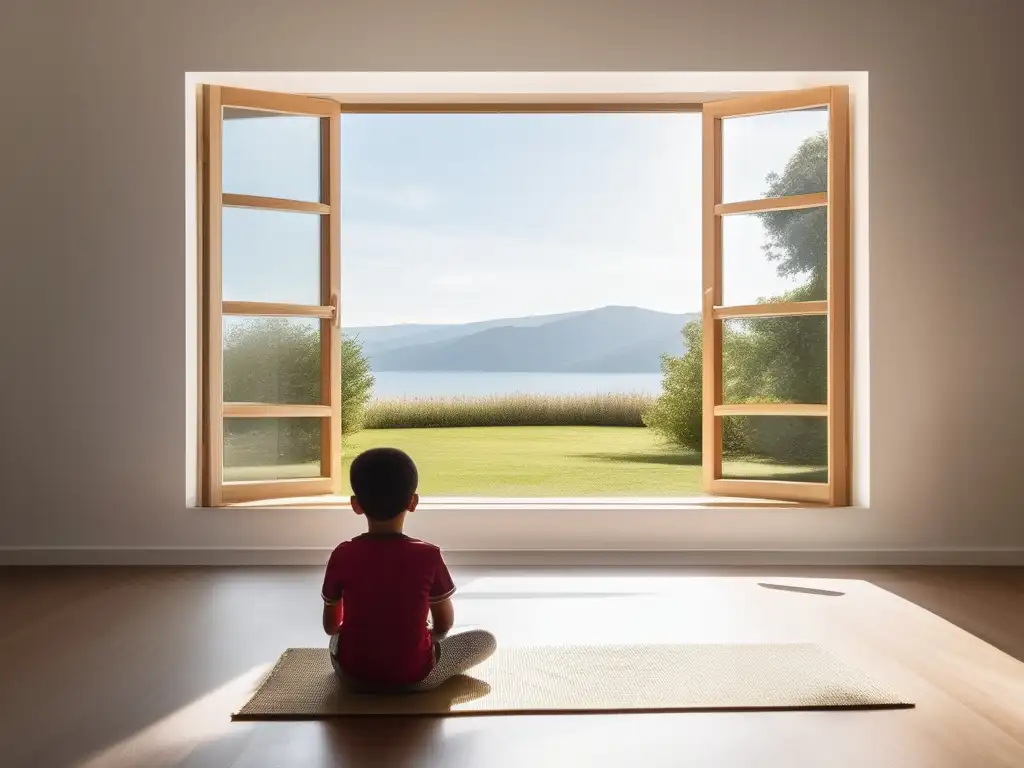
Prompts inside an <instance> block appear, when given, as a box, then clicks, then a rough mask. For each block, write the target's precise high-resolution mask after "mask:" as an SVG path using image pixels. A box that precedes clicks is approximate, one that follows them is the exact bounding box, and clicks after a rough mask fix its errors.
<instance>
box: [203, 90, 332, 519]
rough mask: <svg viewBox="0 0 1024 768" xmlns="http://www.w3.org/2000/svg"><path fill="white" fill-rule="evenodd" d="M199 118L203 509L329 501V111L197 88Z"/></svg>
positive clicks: (274, 97) (302, 101) (322, 105)
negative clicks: (279, 168)
mask: <svg viewBox="0 0 1024 768" xmlns="http://www.w3.org/2000/svg"><path fill="white" fill-rule="evenodd" d="M202 115H203V128H204V130H203V140H202V143H201V152H202V160H203V173H202V174H201V179H202V184H203V208H202V220H203V251H204V264H203V266H204V270H203V292H204V301H203V331H204V333H203V339H204V342H205V348H204V352H205V354H204V369H203V370H204V391H203V446H202V468H203V497H204V502H205V503H206V504H207V505H209V506H218V505H221V504H232V503H239V502H246V501H255V500H260V499H268V498H291V497H302V496H314V495H318V494H330V493H338V492H339V490H340V486H341V482H340V481H341V349H340V336H341V334H340V327H339V326H340V313H339V295H340V273H341V270H340V254H341V251H340V221H341V219H340V215H341V212H340V176H339V170H340V116H341V112H340V108H339V106H338V104H337V103H336V102H333V101H329V100H323V99H313V98H305V97H301V96H294V95H287V94H269V93H259V92H254V91H243V90H238V89H234V88H221V87H218V86H207V87H206V88H205V89H204V95H203V107H202ZM226 159H230V160H231V162H225V160H226ZM270 163H280V164H286V165H287V166H288V167H289V168H291V169H292V172H290V173H288V174H284V175H275V176H274V177H273V178H275V179H284V180H285V181H286V183H284V184H282V185H281V186H277V185H268V184H267V183H266V179H267V178H268V176H267V175H266V174H261V173H252V172H250V171H251V169H253V168H259V167H260V166H261V165H265V164H270ZM225 169H230V170H231V172H230V173H225V172H224V170H225ZM257 263H258V264H259V265H260V268H259V269H254V268H253V267H254V264H257ZM282 337H285V338H287V337H293V338H296V339H299V340H300V341H301V343H299V344H282V343H280V339H281V338H282Z"/></svg>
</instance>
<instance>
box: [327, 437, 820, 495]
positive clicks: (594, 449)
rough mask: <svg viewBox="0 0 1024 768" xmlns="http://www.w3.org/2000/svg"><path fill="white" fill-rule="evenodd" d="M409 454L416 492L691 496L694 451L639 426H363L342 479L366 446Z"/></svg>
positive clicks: (785, 475)
mask: <svg viewBox="0 0 1024 768" xmlns="http://www.w3.org/2000/svg"><path fill="white" fill-rule="evenodd" d="M376 446H391V447H394V448H401V449H402V450H404V451H406V452H407V453H409V455H411V456H412V457H413V459H415V461H416V464H417V466H418V467H419V471H420V493H421V494H422V495H424V496H498V497H516V496H520V497H524V496H525V497H531V496H532V497H537V496H698V495H703V491H702V490H701V480H700V474H701V468H700V455H699V454H696V453H692V452H686V451H680V450H678V449H675V448H671V447H669V446H666V445H665V444H664V443H663V442H662V441H661V440H660V439H659V438H658V437H657V436H656V435H654V434H653V433H652V432H651V431H650V430H648V429H645V428H643V427H639V428H638V427H452V428H446V429H370V430H365V431H363V432H359V433H357V434H355V435H352V436H351V437H347V438H346V439H345V445H344V477H345V482H346V488H345V491H344V493H346V494H348V493H350V491H349V490H348V488H347V481H348V466H349V463H350V462H351V461H352V459H353V458H354V457H355V456H356V455H357V454H358V453H359V452H360V451H363V450H365V449H367V448H373V447H376ZM728 468H729V470H731V472H730V474H741V475H743V476H748V477H764V478H773V479H807V480H812V479H818V480H820V479H821V478H820V477H815V475H816V472H815V468H813V467H779V466H778V465H773V464H767V463H763V462H758V461H743V462H736V461H732V462H729V465H728Z"/></svg>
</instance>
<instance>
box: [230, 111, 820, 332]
mask: <svg viewBox="0 0 1024 768" xmlns="http://www.w3.org/2000/svg"><path fill="white" fill-rule="evenodd" d="M826 127H827V113H825V112H824V111H808V112H794V113H785V114H781V115H765V116H760V117H748V118H734V119H730V120H727V121H726V122H725V127H724V131H723V196H724V200H725V201H726V202H731V201H735V200H744V199H753V198H757V197H761V196H763V194H764V192H765V187H766V184H765V177H766V175H767V174H768V173H769V172H771V171H776V172H781V171H782V170H783V169H784V167H785V164H786V161H787V160H788V158H789V157H790V156H791V155H792V154H793V152H794V151H795V150H796V149H797V148H798V147H799V145H800V143H801V142H802V141H803V140H804V139H806V138H808V137H810V136H812V135H813V134H815V133H817V132H819V131H822V130H824V129H825V128H826ZM318 137H319V134H318V126H317V121H316V118H307V117H291V116H273V117H255V118H251V119H244V120H226V121H225V123H224V142H223V189H224V191H225V192H235V193H240V194H257V195H267V196H273V197H285V198H293V199H299V200H316V199H318V179H319V166H318V162H319V160H318V152H319V138H318ZM341 154H342V158H341V180H342V184H341V186H342V322H343V324H344V325H345V326H348V327H353V326H368V325H392V324H398V323H460V322H469V321H473V320H485V319H492V318H498V317H515V316H523V315H536V314H549V313H557V312H566V311H572V310H579V309H591V308H595V307H601V306H606V305H610V304H617V305H631V306H640V307H646V308H649V309H655V310H660V311H665V312H677V313H682V312H694V311H699V310H700V305H701V300H700V299H701V117H700V115H698V114H674V113H647V114H519V115H513V114H501V115H499V114H458V115H429V114H378V115H359V114H345V115H343V116H342V153H341ZM318 237H319V230H318V222H317V217H316V216H313V215H309V214H298V213H280V212H269V211H254V210H245V209H231V208H226V209H224V220H223V260H224V269H223V274H224V298H225V299H226V300H242V301H275V302H288V303H303V304H315V303H318V280H319V267H318V263H319V262H318V260H319V245H318ZM763 239H764V238H763V233H762V230H761V226H760V223H759V222H758V220H757V218H756V217H754V216H737V217H728V218H726V219H725V224H724V230H723V254H724V255H723V273H724V274H723V290H724V297H725V302H726V304H745V303H753V302H755V301H756V300H757V299H758V298H759V297H762V296H770V295H774V294H778V293H781V292H783V291H785V290H788V289H789V288H792V287H794V286H795V285H796V284H798V283H799V282H801V281H800V280H799V279H798V278H792V277H790V278H780V277H779V276H778V275H777V274H776V272H775V267H774V265H773V264H771V263H770V262H767V261H766V260H765V258H764V256H763V255H762V254H761V244H762V243H763Z"/></svg>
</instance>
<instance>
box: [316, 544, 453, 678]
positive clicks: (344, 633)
mask: <svg viewBox="0 0 1024 768" xmlns="http://www.w3.org/2000/svg"><path fill="white" fill-rule="evenodd" d="M454 593H455V585H454V584H453V583H452V577H451V575H450V574H449V572H448V568H447V567H446V566H445V563H444V560H443V559H442V557H441V551H440V550H439V549H438V548H437V547H435V546H434V545H433V544H427V543H426V542H423V541H419V540H418V539H413V538H410V537H408V536H405V535H404V534H401V533H366V534H363V535H362V536H357V537H356V538H354V539H352V540H351V541H346V542H344V543H342V544H340V545H338V547H337V548H336V549H335V550H334V552H333V554H332V555H331V559H330V560H329V561H328V563H327V572H326V574H325V575H324V586H323V598H324V601H325V602H328V603H336V602H338V601H339V600H344V615H343V617H342V624H341V628H340V630H339V632H338V663H339V664H340V665H341V668H342V669H343V670H344V671H345V672H346V673H347V674H349V675H351V676H352V677H354V678H356V679H364V680H372V681H374V682H375V683H384V684H388V685H407V684H411V683H415V682H419V681H420V680H422V679H423V678H424V677H426V675H427V673H429V672H430V669H431V668H432V667H433V664H434V646H433V641H432V639H431V636H430V630H429V629H428V627H427V616H428V614H429V611H430V604H431V603H437V602H440V601H442V600H447V599H448V598H449V597H451V596H452V595H453V594H454Z"/></svg>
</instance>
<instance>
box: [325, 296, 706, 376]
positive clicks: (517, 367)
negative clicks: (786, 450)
mask: <svg viewBox="0 0 1024 768" xmlns="http://www.w3.org/2000/svg"><path fill="white" fill-rule="evenodd" d="M699 317H700V313H697V312H693V313H687V314H670V313H668V312H655V311H654V310H650V309H642V308H640V307H617V306H610V307H601V308H599V309H591V310H583V311H579V312H566V313H562V314H557V315H532V316H529V317H513V318H500V319H496V320H483V321H479V322H474V323H464V324H458V325H456V324H452V325H413V324H410V325H387V326H371V327H362V328H347V329H346V330H345V335H346V336H349V337H353V338H356V339H358V340H359V341H360V343H361V344H362V345H363V352H364V353H365V354H366V356H367V357H368V359H369V361H370V367H371V368H372V369H373V370H374V371H503V372H512V371H515V372H530V373H533V372H543V373H569V372H573V373H584V372H586V373H649V372H650V373H653V372H657V371H659V370H660V364H661V355H663V354H671V355H681V354H682V353H683V352H684V351H685V348H684V346H683V338H682V333H681V332H682V329H683V326H684V325H686V324H687V323H688V322H690V321H691V320H695V319H697V318H699Z"/></svg>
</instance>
